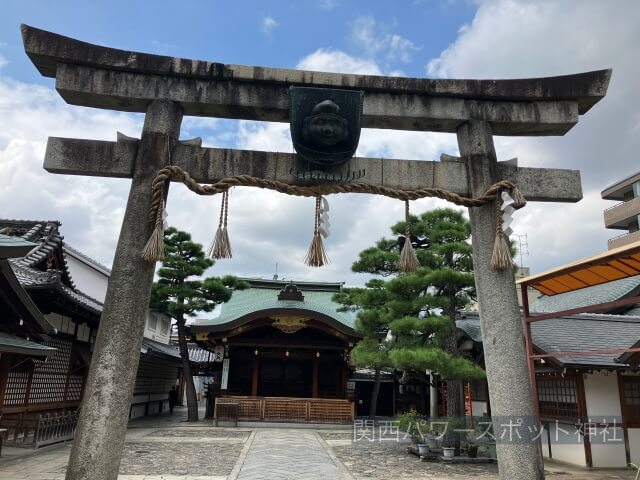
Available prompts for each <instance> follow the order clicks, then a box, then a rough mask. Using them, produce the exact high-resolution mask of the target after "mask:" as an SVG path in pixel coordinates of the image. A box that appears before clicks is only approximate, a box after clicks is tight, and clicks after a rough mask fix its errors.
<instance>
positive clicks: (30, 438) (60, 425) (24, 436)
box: [2, 411, 78, 448]
mask: <svg viewBox="0 0 640 480" xmlns="http://www.w3.org/2000/svg"><path fill="white" fill-rule="evenodd" d="M77 424H78V412H77V411H70V412H61V413H46V414H44V415H32V416H15V417H13V418H7V417H4V418H3V419H2V427H3V428H6V429H7V435H6V438H5V445H10V446H15V447H31V448H39V447H43V446H45V445H50V444H52V443H59V442H64V441H67V440H72V439H73V435H74V433H75V430H76V425H77Z"/></svg>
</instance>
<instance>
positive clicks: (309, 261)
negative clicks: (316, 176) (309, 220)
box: [304, 195, 329, 267]
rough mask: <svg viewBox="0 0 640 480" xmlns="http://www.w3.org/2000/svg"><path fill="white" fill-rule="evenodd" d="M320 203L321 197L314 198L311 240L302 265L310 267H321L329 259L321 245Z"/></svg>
mask: <svg viewBox="0 0 640 480" xmlns="http://www.w3.org/2000/svg"><path fill="white" fill-rule="evenodd" d="M320 203H321V197H320V195H318V196H317V197H316V213H315V221H314V230H313V240H312V241H311V245H310V246H309V250H308V251H307V255H306V256H305V257H304V263H305V264H306V265H308V266H310V267H322V266H323V265H326V264H327V263H329V257H327V253H326V252H325V250H324V245H323V243H322V237H321V236H320Z"/></svg>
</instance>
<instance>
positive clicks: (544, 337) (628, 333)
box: [456, 312, 640, 368]
mask: <svg viewBox="0 0 640 480" xmlns="http://www.w3.org/2000/svg"><path fill="white" fill-rule="evenodd" d="M465 317H466V318H463V319H460V320H456V326H457V327H458V328H460V329H461V330H463V331H464V332H465V333H466V334H467V335H469V337H470V338H471V339H472V340H474V341H476V342H477V341H482V337H481V335H480V319H479V317H478V314H477V313H473V312H468V313H466V314H465ZM531 335H532V337H533V344H534V347H536V349H538V350H540V351H542V352H544V353H555V352H578V351H592V350H607V349H616V348H631V347H632V346H633V344H634V343H636V342H637V341H638V339H640V317H636V316H629V315H602V314H590V313H585V314H580V315H573V316H570V317H562V318H554V319H550V320H543V321H540V322H534V323H532V324H531ZM618 356H619V355H618V354H609V355H590V356H584V357H583V356H580V357H561V358H558V359H557V360H558V361H559V362H560V363H561V364H563V365H575V366H595V367H598V366H600V367H618V368H620V367H621V365H620V363H619V362H617V361H616V358H617V357H618Z"/></svg>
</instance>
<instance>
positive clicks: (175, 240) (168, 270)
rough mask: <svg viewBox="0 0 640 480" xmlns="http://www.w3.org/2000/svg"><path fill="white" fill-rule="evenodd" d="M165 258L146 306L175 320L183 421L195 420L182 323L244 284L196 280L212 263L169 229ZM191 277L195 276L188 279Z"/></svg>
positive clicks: (184, 237) (195, 404) (184, 234)
mask: <svg viewBox="0 0 640 480" xmlns="http://www.w3.org/2000/svg"><path fill="white" fill-rule="evenodd" d="M164 244H165V251H166V257H165V259H164V261H163V262H162V267H161V268H160V270H159V271H158V276H159V277H160V278H159V280H158V281H157V282H154V284H153V288H152V290H151V302H150V307H151V309H152V310H155V311H158V312H162V313H166V314H168V315H169V316H171V317H172V318H173V319H175V321H176V325H177V328H178V343H179V347H180V358H181V359H182V368H183V372H184V379H185V382H186V392H187V421H189V422H196V421H198V402H197V398H196V389H195V386H194V384H193V376H192V375H191V365H190V363H189V352H188V350H187V337H186V331H185V326H186V320H187V317H192V316H195V315H196V314H197V312H210V311H212V310H213V309H214V308H215V306H216V305H217V304H219V303H222V302H226V301H227V300H229V299H230V298H231V294H232V292H233V289H243V288H247V286H248V285H247V284H246V282H242V281H239V280H238V279H237V278H235V277H232V276H225V277H222V278H216V277H209V278H205V279H200V278H197V277H200V276H201V275H202V274H203V273H204V271H205V270H206V269H207V268H209V267H211V266H212V265H213V264H214V262H213V260H210V259H209V258H206V257H205V254H204V252H203V250H202V245H200V244H199V243H195V242H193V241H192V240H191V235H190V234H189V233H187V232H183V231H180V230H177V229H176V228H174V227H169V228H167V229H166V230H165V232H164ZM192 277H196V278H194V279H192Z"/></svg>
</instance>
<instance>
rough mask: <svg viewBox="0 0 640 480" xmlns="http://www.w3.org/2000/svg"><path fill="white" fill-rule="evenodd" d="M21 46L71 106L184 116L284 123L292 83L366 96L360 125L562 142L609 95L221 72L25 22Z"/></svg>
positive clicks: (580, 77) (591, 89)
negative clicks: (478, 130)
mask: <svg viewBox="0 0 640 480" xmlns="http://www.w3.org/2000/svg"><path fill="white" fill-rule="evenodd" d="M21 28H22V36H23V41H24V48H25V51H26V53H27V55H28V56H29V58H30V59H31V60H32V62H33V63H34V65H35V66H36V67H37V68H38V70H39V71H40V73H41V74H42V75H44V76H47V77H53V78H56V89H57V90H58V92H59V93H60V95H61V96H62V97H63V98H64V100H65V101H67V102H68V103H70V104H74V105H82V106H89V107H97V108H107V109H113V110H121V111H135V112H145V111H146V109H147V106H148V104H149V103H150V102H151V101H153V100H155V99H168V100H172V101H174V102H177V103H179V104H180V106H181V107H182V109H183V111H184V114H185V115H194V116H211V117H223V118H237V119H247V120H263V121H276V122H287V121H289V105H288V96H287V91H288V87H289V86H291V85H299V86H314V87H326V88H345V89H358V90H363V91H364V93H365V97H364V108H363V117H362V126H363V127H368V128H389V129H398V130H422V131H437V132H455V131H456V128H457V127H458V126H459V125H460V124H461V123H463V122H465V121H467V120H470V119H480V120H486V121H488V122H490V123H491V125H492V131H493V133H494V134H496V135H518V136H520V135H563V134H565V133H566V132H567V131H568V130H569V129H570V128H571V127H572V126H573V125H575V124H576V123H577V121H578V116H579V115H581V114H584V113H586V112H587V111H588V110H589V109H590V108H591V107H592V106H593V105H594V104H595V103H597V102H598V101H599V100H600V99H601V98H603V97H604V96H605V94H606V92H607V87H608V85H609V79H610V76H611V70H598V71H593V72H587V73H580V74H575V75H565V76H558V77H547V78H532V79H516V80H448V79H437V80H434V79H426V78H401V77H384V76H373V75H351V74H338V73H322V72H311V71H302V70H288V69H279V68H265V67H250V66H241V65H226V64H221V63H215V62H207V61H200V60H188V59H181V58H174V57H166V56H161V55H153V54H147V53H139V52H129V51H124V50H118V49H114V48H107V47H102V46H98V45H93V44H90V43H85V42H81V41H79V40H75V39H72V38H68V37H65V36H62V35H58V34H55V33H51V32H48V31H45V30H40V29H37V28H33V27H30V26H27V25H22V27H21Z"/></svg>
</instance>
